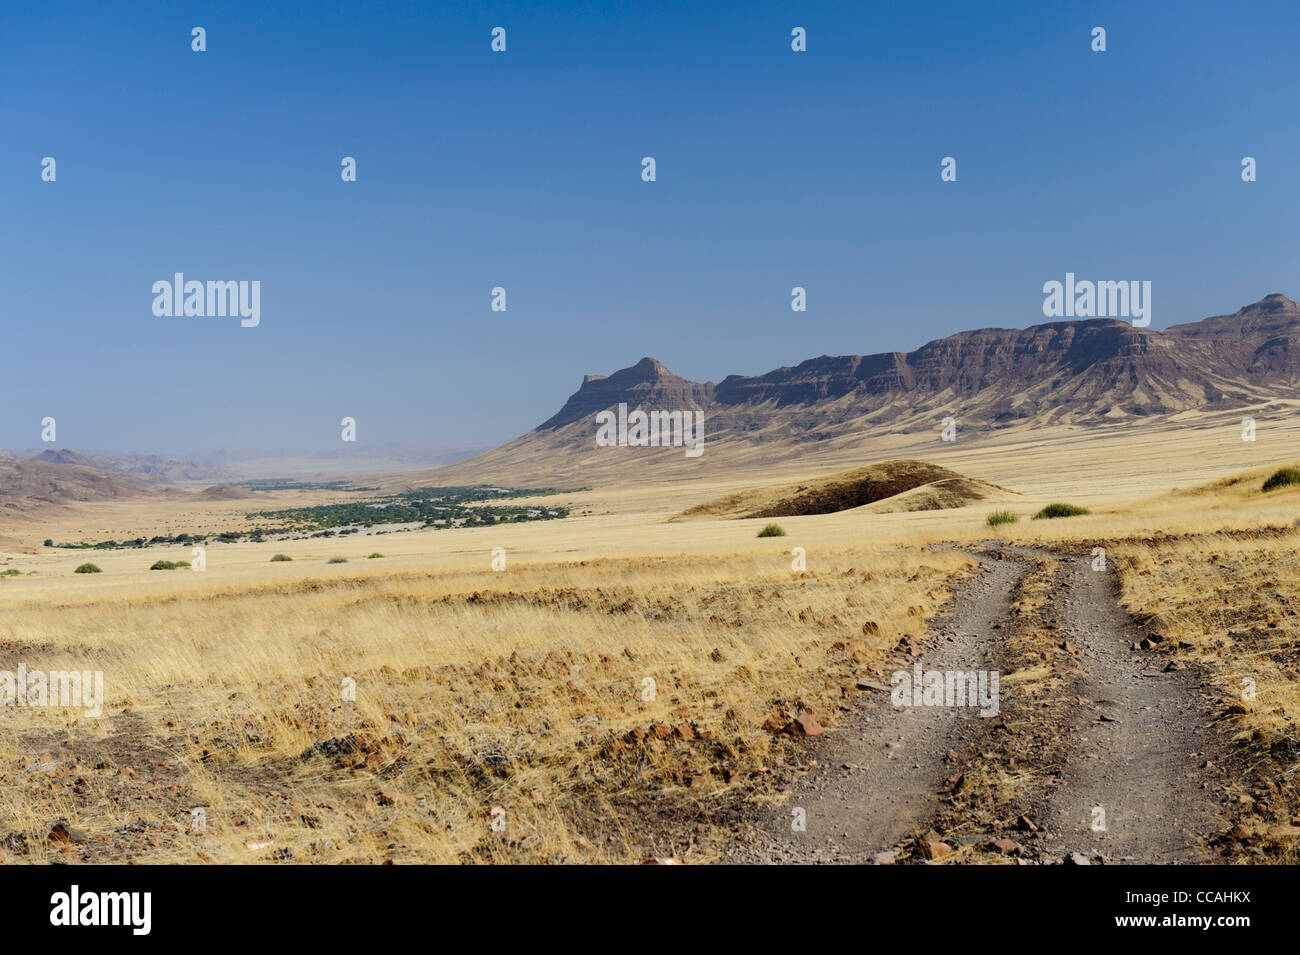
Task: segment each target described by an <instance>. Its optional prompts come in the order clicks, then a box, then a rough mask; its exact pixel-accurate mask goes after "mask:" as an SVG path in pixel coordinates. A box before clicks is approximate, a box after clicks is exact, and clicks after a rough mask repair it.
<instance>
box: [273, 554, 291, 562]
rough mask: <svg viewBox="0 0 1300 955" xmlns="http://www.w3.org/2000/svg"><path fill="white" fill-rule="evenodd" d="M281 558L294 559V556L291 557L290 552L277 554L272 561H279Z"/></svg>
mask: <svg viewBox="0 0 1300 955" xmlns="http://www.w3.org/2000/svg"><path fill="white" fill-rule="evenodd" d="M281 560H293V558H292V557H290V556H289V555H288V554H276V555H275V556H274V557H272V558H271V563H273V564H274V563H276V562H277V561H281Z"/></svg>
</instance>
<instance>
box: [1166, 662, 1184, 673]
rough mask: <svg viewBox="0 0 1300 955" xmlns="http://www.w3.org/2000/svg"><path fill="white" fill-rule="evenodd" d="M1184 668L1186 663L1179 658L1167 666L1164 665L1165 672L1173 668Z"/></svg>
mask: <svg viewBox="0 0 1300 955" xmlns="http://www.w3.org/2000/svg"><path fill="white" fill-rule="evenodd" d="M1186 669H1187V664H1186V663H1183V662H1182V661H1181V660H1175V661H1174V662H1173V663H1171V664H1169V666H1167V667H1165V672H1166V673H1169V672H1170V671H1173V670H1186Z"/></svg>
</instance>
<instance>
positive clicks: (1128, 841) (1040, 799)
mask: <svg viewBox="0 0 1300 955" xmlns="http://www.w3.org/2000/svg"><path fill="white" fill-rule="evenodd" d="M1042 556H1048V555H1044V554H1041V553H1039V552H1035V551H1029V550H1023V549H997V550H992V549H991V550H989V551H987V552H985V553H981V554H979V555H977V559H978V560H979V561H980V564H981V569H980V573H979V574H978V576H975V577H972V578H968V579H967V580H966V581H964V582H962V583H961V584H959V585H958V589H957V592H956V593H955V595H954V598H953V600H952V601H951V602H950V603H949V605H948V606H947V607H946V608H945V612H944V614H943V615H942V616H941V617H940V618H938V619H937V620H936V621H935V622H934V623H933V624H932V626H931V628H930V630H929V632H928V633H927V637H926V643H927V646H925V647H923V648H922V652H921V655H920V656H919V657H917V658H912V657H909V656H900V657H899V658H898V660H897V662H898V664H899V669H908V668H910V667H911V665H912V663H913V660H914V659H917V660H919V661H920V663H921V664H922V666H923V668H924V669H925V670H926V671H930V670H941V671H949V670H958V671H972V670H987V669H999V670H1002V671H1003V672H1004V673H1005V668H1006V666H1007V664H1008V660H1007V659H1006V648H1005V643H1006V641H1005V639H1004V638H1005V636H1006V635H1007V634H1008V632H1009V628H1010V627H1011V626H1012V625H1013V621H1012V612H1011V609H1012V599H1013V595H1014V593H1015V592H1016V588H1017V586H1018V584H1019V583H1020V582H1021V581H1022V579H1024V578H1025V576H1026V574H1027V573H1029V572H1030V570H1031V568H1033V567H1034V565H1035V560H1034V559H1035V558H1037V557H1042ZM1050 556H1053V557H1055V558H1056V559H1057V560H1059V561H1060V563H1059V567H1057V568H1056V569H1055V570H1054V571H1053V573H1054V575H1055V576H1054V580H1052V581H1050V584H1051V586H1050V588H1048V590H1049V601H1048V604H1047V606H1046V607H1045V608H1044V610H1043V616H1042V627H1041V632H1042V637H1041V639H1042V640H1044V641H1050V642H1051V643H1052V645H1053V649H1055V647H1056V644H1057V641H1059V642H1060V643H1059V646H1060V647H1061V648H1062V653H1063V654H1064V653H1065V652H1066V651H1068V657H1067V658H1066V660H1065V663H1064V664H1063V665H1061V666H1060V667H1059V669H1060V671H1061V673H1062V676H1061V677H1060V679H1059V684H1058V688H1057V690H1055V691H1054V692H1055V695H1054V696H1053V697H1052V698H1051V699H1050V700H1043V701H1040V700H1038V699H1035V700H1033V701H1032V702H1018V703H1013V704H1012V712H1011V713H1010V714H1008V713H1007V712H1006V711H1005V709H1004V711H1003V712H1001V713H1000V714H999V715H997V716H984V717H982V716H980V715H979V712H978V711H977V709H975V708H973V707H963V706H910V707H908V706H903V707H899V706H894V705H892V703H891V698H890V692H889V688H888V687H883V688H881V689H877V690H869V691H867V692H866V693H865V694H864V696H865V700H864V702H863V705H862V708H861V709H860V710H859V711H858V712H856V713H855V714H854V715H853V716H852V717H851V718H850V719H849V720H848V721H846V723H844V724H843V725H842V726H841V727H840V728H838V729H837V730H836V731H835V732H833V733H832V734H828V737H827V738H826V739H824V740H823V741H821V742H819V743H818V744H817V750H816V752H815V756H816V759H817V761H818V766H817V768H816V769H815V770H814V772H813V773H811V774H810V775H809V776H808V777H806V778H805V779H804V780H803V781H801V783H800V785H799V787H798V791H797V792H796V793H795V794H794V795H793V797H792V798H791V799H790V800H789V801H788V802H787V803H786V804H785V805H782V806H779V807H773V808H771V809H770V810H766V811H764V812H763V813H762V814H761V817H760V818H759V819H758V820H757V821H756V824H755V826H754V827H753V829H752V830H750V831H749V832H748V833H746V834H745V836H743V837H742V838H741V839H740V840H739V842H738V843H737V844H736V845H734V846H733V847H732V849H731V851H730V853H729V860H730V861H732V862H735V863H786V864H789V863H794V864H801V863H863V862H871V861H876V862H889V861H893V860H894V859H895V858H908V857H917V856H916V855H915V854H914V853H913V852H912V850H913V849H914V848H915V847H916V845H917V844H916V842H915V841H914V840H915V837H917V836H920V835H921V834H923V833H925V832H926V831H927V830H929V829H931V827H932V826H934V825H936V820H943V822H942V823H939V824H940V825H943V827H944V830H947V831H956V832H962V833H965V834H964V836H963V837H962V838H961V839H959V840H954V839H952V838H950V837H949V836H946V835H944V836H943V838H944V839H946V840H947V844H950V845H952V846H954V847H957V846H971V847H972V848H973V847H975V846H977V845H979V844H980V843H982V842H987V841H988V839H987V838H984V839H981V838H979V837H978V836H977V835H971V833H970V831H977V830H978V829H979V828H980V827H979V826H972V825H968V824H967V823H968V821H967V820H965V819H962V818H960V815H961V810H960V809H958V810H956V814H957V818H954V809H953V807H952V805H951V803H952V800H951V799H949V800H948V801H947V802H948V805H943V804H944V801H945V797H948V796H950V794H951V792H952V790H953V789H954V780H960V779H961V778H962V777H963V776H964V774H965V773H966V772H968V771H969V770H971V769H972V768H974V766H973V762H972V761H973V760H981V759H982V760H985V761H987V760H988V759H989V758H990V757H991V756H993V755H995V754H996V753H997V751H998V749H999V747H1000V746H1003V745H1011V744H1008V743H1006V742H1005V741H1006V740H1008V739H1011V738H1013V737H1014V746H1015V749H1014V754H1015V755H1014V756H1013V758H1011V760H1010V763H1011V764H1012V765H1013V766H1016V767H1017V770H1018V771H1019V772H1020V773H1021V775H1022V776H1023V777H1024V778H1026V779H1030V780H1032V784H1030V785H1027V786H1026V787H1025V789H1024V790H1023V791H1021V792H1020V793H1019V794H1018V797H1017V801H1016V809H1015V812H1016V813H1023V815H1025V816H1026V817H1028V818H1029V819H1030V820H1031V821H1032V822H1033V825H1032V826H1028V827H1026V826H1022V827H1021V828H1022V829H1028V830H1029V831H1026V832H1017V831H1012V830H1014V828H1015V822H1016V818H1015V817H1013V818H1010V819H1007V820H1005V821H1003V820H998V821H996V822H995V823H994V826H995V827H997V828H998V829H999V830H1000V829H1001V827H1003V826H1004V825H1006V826H1008V827H1009V828H1008V831H1007V832H1005V833H1002V834H1004V835H1014V836H1015V837H1016V838H1017V839H1018V840H1019V842H1020V843H1022V844H1023V848H1021V849H1017V850H1015V855H1016V856H1017V858H1019V859H1021V860H1022V861H1030V862H1055V861H1061V860H1063V859H1064V860H1073V861H1077V862H1084V861H1085V860H1086V861H1088V862H1198V861H1200V862H1205V861H1211V859H1210V856H1209V855H1208V853H1207V852H1206V850H1205V849H1204V842H1205V839H1206V838H1207V837H1208V836H1209V834H1211V833H1213V832H1215V831H1216V830H1217V829H1218V828H1219V827H1220V824H1221V821H1220V820H1218V819H1217V814H1216V811H1215V805H1214V799H1213V796H1212V793H1211V790H1212V788H1213V782H1214V780H1215V778H1216V774H1217V772H1218V770H1217V766H1216V758H1215V757H1216V755H1217V750H1216V745H1217V744H1216V741H1215V739H1214V737H1213V730H1212V729H1209V728H1208V717H1207V703H1208V699H1209V696H1208V693H1207V692H1206V690H1205V688H1204V687H1203V686H1202V680H1201V677H1200V676H1199V675H1198V674H1197V673H1196V672H1195V671H1193V670H1180V669H1175V670H1166V669H1165V663H1166V661H1164V660H1162V659H1160V657H1159V656H1158V655H1157V654H1156V653H1155V652H1153V651H1151V650H1137V651H1135V650H1133V649H1131V648H1132V645H1133V644H1135V643H1140V642H1141V641H1142V640H1143V639H1144V638H1146V637H1147V636H1148V635H1149V634H1148V632H1147V631H1145V630H1143V629H1142V628H1141V627H1140V626H1139V625H1138V624H1137V623H1135V622H1134V621H1133V620H1132V619H1131V617H1130V616H1129V615H1128V614H1127V613H1126V612H1125V611H1124V610H1123V609H1122V608H1120V607H1119V606H1118V604H1117V603H1116V583H1115V578H1114V575H1113V572H1112V569H1106V570H1100V571H1098V570H1094V569H1093V567H1092V562H1091V561H1090V559H1088V558H1084V557H1072V556H1068V555H1050ZM1157 636H1158V635H1157ZM1003 690H1004V692H1003V693H1002V694H1001V695H1002V697H1003V699H1004V700H1006V699H1007V698H1008V696H1009V694H1008V693H1007V692H1006V688H1005V687H1004V688H1003ZM1017 706H1018V707H1019V710H1017V709H1016V707H1017ZM1043 714H1046V715H1045V716H1044V715H1043ZM1009 724H1010V725H1009ZM1025 726H1032V727H1033V729H1032V731H1029V732H1026V731H1025V730H1024V729H1023V727H1025ZM1002 755H1003V756H1004V757H1005V753H1003V754H1002ZM1005 761H1006V760H1005V759H1004V762H1005ZM957 786H960V782H958V783H957ZM1003 808H1004V809H1005V807H1003ZM799 809H802V810H803V812H804V814H805V816H806V829H805V830H804V831H797V830H796V829H795V827H794V826H793V825H792V823H793V822H794V820H795V819H796V810H799ZM967 830H970V831H967ZM998 834H999V832H989V833H986V835H987V836H988V837H992V836H995V835H998ZM979 860H980V857H979V856H978V855H971V856H969V861H979Z"/></svg>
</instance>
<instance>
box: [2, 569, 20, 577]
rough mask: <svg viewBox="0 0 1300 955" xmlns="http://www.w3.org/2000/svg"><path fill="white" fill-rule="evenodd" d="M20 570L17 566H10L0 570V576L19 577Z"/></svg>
mask: <svg viewBox="0 0 1300 955" xmlns="http://www.w3.org/2000/svg"><path fill="white" fill-rule="evenodd" d="M19 576H22V571H21V570H19V569H18V568H17V567H10V568H9V569H8V570H0V577H19Z"/></svg>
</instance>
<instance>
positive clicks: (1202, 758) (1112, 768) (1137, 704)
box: [1039, 555, 1224, 863]
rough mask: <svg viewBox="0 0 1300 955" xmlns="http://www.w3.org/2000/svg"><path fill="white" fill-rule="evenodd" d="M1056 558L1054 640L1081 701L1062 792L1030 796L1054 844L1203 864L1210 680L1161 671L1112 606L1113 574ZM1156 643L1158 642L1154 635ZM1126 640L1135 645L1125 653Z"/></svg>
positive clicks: (1112, 857)
mask: <svg viewBox="0 0 1300 955" xmlns="http://www.w3.org/2000/svg"><path fill="white" fill-rule="evenodd" d="M1052 556H1054V557H1056V559H1058V560H1060V561H1061V570H1060V574H1059V576H1058V584H1059V589H1058V592H1057V595H1056V599H1054V600H1053V602H1052V605H1051V607H1052V610H1051V613H1052V616H1053V618H1054V621H1055V625H1056V633H1057V635H1058V636H1060V637H1062V638H1064V639H1065V640H1067V641H1070V642H1072V643H1073V644H1075V646H1076V650H1077V654H1078V660H1079V663H1080V665H1081V667H1082V677H1081V680H1080V682H1079V684H1077V686H1078V692H1079V694H1080V696H1081V697H1083V698H1084V699H1086V700H1087V701H1089V702H1090V703H1091V704H1093V707H1095V708H1089V707H1079V708H1076V710H1075V713H1076V719H1075V721H1074V726H1073V727H1072V732H1071V736H1070V739H1071V741H1072V742H1071V745H1070V747H1069V749H1068V756H1067V761H1066V763H1065V765H1064V766H1062V767H1060V768H1059V769H1060V777H1059V785H1058V786H1056V787H1053V789H1052V790H1051V792H1050V793H1048V794H1047V796H1046V798H1044V799H1041V800H1040V801H1039V810H1040V812H1041V816H1040V818H1041V819H1042V820H1043V821H1044V822H1045V823H1046V824H1047V826H1048V827H1049V828H1051V829H1052V830H1053V831H1055V832H1056V834H1057V840H1056V841H1057V843H1058V848H1060V849H1063V850H1064V851H1067V852H1070V851H1074V852H1079V853H1082V854H1084V855H1086V856H1089V857H1092V858H1096V857H1098V856H1100V857H1102V858H1103V859H1105V860H1106V861H1116V862H1136V863H1173V862H1182V863H1188V862H1193V863H1194V862H1208V861H1211V860H1210V854H1209V852H1208V850H1207V849H1206V847H1205V841H1206V839H1208V838H1209V837H1210V835H1211V834H1212V833H1215V832H1218V831H1221V830H1222V829H1223V828H1224V825H1223V821H1222V820H1221V819H1220V818H1219V812H1218V808H1217V803H1216V800H1215V799H1214V793H1215V792H1216V791H1217V790H1218V789H1219V788H1221V783H1222V780H1221V778H1220V770H1219V768H1218V767H1219V766H1220V765H1221V762H1222V760H1221V758H1220V756H1221V752H1222V750H1221V742H1220V741H1219V739H1218V737H1217V735H1216V733H1215V730H1214V729H1213V728H1212V726H1211V716H1210V713H1209V711H1208V704H1209V702H1210V701H1211V700H1212V699H1213V692H1212V690H1211V688H1210V685H1209V684H1208V683H1207V682H1206V680H1205V677H1204V676H1203V674H1202V673H1201V671H1200V670H1199V669H1196V668H1186V669H1178V668H1174V669H1170V668H1168V661H1167V660H1165V659H1163V658H1162V657H1160V656H1159V655H1158V654H1157V653H1155V652H1154V651H1152V650H1143V649H1141V648H1140V645H1141V643H1142V641H1143V640H1144V639H1146V638H1147V637H1149V636H1152V634H1151V633H1150V631H1148V630H1146V629H1145V628H1143V627H1142V626H1141V625H1140V624H1138V623H1137V622H1136V621H1135V620H1134V619H1133V618H1132V617H1131V616H1130V615H1129V614H1128V613H1127V612H1126V611H1125V610H1124V609H1123V608H1122V607H1120V605H1119V603H1118V582H1117V580H1116V576H1115V574H1114V571H1113V569H1112V570H1105V571H1097V570H1094V569H1093V567H1092V561H1090V560H1089V559H1088V558H1086V557H1071V556H1066V555H1052ZM1155 636H1157V637H1158V636H1159V635H1158V634H1157V635H1155ZM1135 644H1138V645H1139V649H1136V650H1135V649H1133V646H1134V645H1135Z"/></svg>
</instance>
